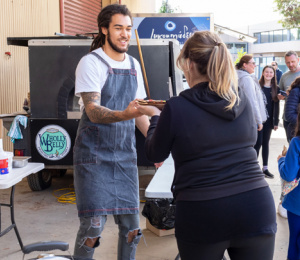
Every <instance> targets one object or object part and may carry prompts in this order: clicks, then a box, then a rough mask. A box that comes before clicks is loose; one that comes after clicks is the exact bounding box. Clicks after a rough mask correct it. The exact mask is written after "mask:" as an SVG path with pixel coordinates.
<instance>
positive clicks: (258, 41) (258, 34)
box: [254, 33, 260, 44]
mask: <svg viewBox="0 0 300 260" xmlns="http://www.w3.org/2000/svg"><path fill="white" fill-rule="evenodd" d="M254 37H255V38H257V41H256V42H254V44H257V43H260V33H254Z"/></svg>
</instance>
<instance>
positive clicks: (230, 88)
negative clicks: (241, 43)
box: [177, 31, 239, 110]
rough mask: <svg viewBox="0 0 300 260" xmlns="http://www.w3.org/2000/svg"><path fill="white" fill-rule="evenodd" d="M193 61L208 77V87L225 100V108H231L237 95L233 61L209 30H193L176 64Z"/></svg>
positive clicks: (217, 38) (237, 100)
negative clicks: (227, 103) (226, 102)
mask: <svg viewBox="0 0 300 260" xmlns="http://www.w3.org/2000/svg"><path fill="white" fill-rule="evenodd" d="M187 59H189V60H190V61H193V62H194V63H195V64H196V66H197V70H198V72H199V73H200V74H201V75H203V76H207V77H208V78H209V84H208V86H209V88H210V90H211V91H213V92H215V93H216V94H217V95H218V96H219V97H221V98H223V99H225V100H227V101H228V102H229V105H228V106H226V109H228V110H229V109H232V107H233V106H234V105H235V103H236V102H239V96H238V78H237V74H236V70H235V67H234V63H233V61H232V58H231V55H230V53H229V51H228V49H227V46H226V45H225V43H224V42H223V41H222V40H221V39H220V37H219V36H218V35H217V34H215V33H213V32H210V31H198V32H195V33H194V34H193V35H192V36H191V37H190V38H189V39H188V40H187V41H186V42H185V44H184V46H183V48H182V50H181V52H180V54H179V56H178V58H177V66H178V67H179V68H183V66H184V63H185V62H186V60H187Z"/></svg>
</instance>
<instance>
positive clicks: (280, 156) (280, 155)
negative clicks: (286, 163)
mask: <svg viewBox="0 0 300 260" xmlns="http://www.w3.org/2000/svg"><path fill="white" fill-rule="evenodd" d="M282 157H284V156H283V155H282V154H279V155H278V157H277V162H278V161H279V159H280V158H282Z"/></svg>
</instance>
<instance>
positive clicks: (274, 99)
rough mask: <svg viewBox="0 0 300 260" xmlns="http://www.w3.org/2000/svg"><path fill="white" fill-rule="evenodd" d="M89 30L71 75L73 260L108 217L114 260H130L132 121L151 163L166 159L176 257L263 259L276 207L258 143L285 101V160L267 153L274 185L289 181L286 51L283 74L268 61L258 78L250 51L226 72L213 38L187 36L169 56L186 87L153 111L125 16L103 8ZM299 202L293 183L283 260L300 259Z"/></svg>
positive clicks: (294, 162) (296, 130) (294, 105)
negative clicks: (114, 227) (75, 102)
mask: <svg viewBox="0 0 300 260" xmlns="http://www.w3.org/2000/svg"><path fill="white" fill-rule="evenodd" d="M98 27H99V34H98V35H97V37H96V38H95V39H94V41H93V43H92V46H91V49H90V53H89V54H87V55H86V56H84V57H83V58H82V59H81V61H80V62H79V64H78V66H77V69H76V83H75V87H76V88H75V94H76V95H77V96H78V97H80V101H79V103H80V106H81V110H82V112H83V113H82V118H81V120H80V124H79V128H78V131H77V137H76V142H75V145H74V183H75V191H76V199H77V209H78V217H79V222H80V224H79V230H78V234H77V239H76V243H75V251H74V256H75V257H77V258H78V259H91V258H93V254H94V250H95V248H96V247H98V246H99V244H100V238H101V234H102V231H103V229H104V225H105V223H106V219H107V215H113V216H114V219H115V223H116V224H118V227H119V242H118V259H119V260H126V259H128V260H129V259H131V260H132V259H135V254H136V248H137V245H138V243H139V240H140V239H141V236H142V232H141V229H140V227H139V195H138V173H137V165H136V148H135V125H136V126H137V127H138V129H139V130H140V131H141V132H142V133H143V134H144V136H145V137H146V142H145V150H146V154H147V157H148V159H149V160H150V161H152V162H153V163H155V165H156V167H159V166H161V165H162V162H163V161H164V160H165V159H166V158H168V156H169V154H171V155H172V157H173V159H174V165H175V174H174V179H173V183H172V186H171V190H172V192H173V196H174V199H175V201H176V214H175V236H176V241H177V245H178V249H179V253H180V257H181V259H183V260H193V259H195V260H198V259H209V260H220V259H222V257H223V255H224V252H225V250H227V252H228V254H229V256H230V258H231V259H232V260H241V259H243V260H248V259H249V260H253V259H256V260H271V259H273V255H274V245H275V234H276V231H277V224H276V208H275V204H274V198H273V195H272V193H271V190H270V188H269V185H268V182H267V181H266V180H265V177H266V178H274V173H271V172H270V171H269V169H268V159H269V141H270V138H271V133H272V130H274V131H276V130H277V129H278V126H279V102H280V100H285V110H284V111H283V125H284V128H285V131H286V137H287V141H288V142H289V143H290V147H289V150H288V152H287V155H286V157H285V156H279V157H278V163H279V171H280V176H281V178H282V179H283V180H285V181H291V180H293V179H295V178H297V177H298V178H299V173H298V172H299V169H300V165H299V162H300V161H299V154H300V137H299V136H300V122H299V113H298V107H299V104H300V65H299V58H298V55H297V53H296V52H294V51H288V52H287V53H286V54H285V62H286V65H287V67H288V68H289V71H288V72H286V73H283V74H282V72H281V70H279V69H278V64H277V62H276V61H273V62H272V63H271V64H269V65H266V66H265V67H264V68H263V70H262V75H261V77H260V79H259V80H258V79H257V78H256V76H255V74H254V72H255V67H256V64H255V61H254V58H253V56H252V55H249V54H246V55H244V56H243V57H241V59H240V60H239V61H238V62H237V63H236V65H234V63H233V60H232V57H231V54H230V53H229V51H228V49H227V47H226V45H225V44H224V43H223V41H222V40H221V39H220V38H219V36H218V35H217V34H215V33H213V32H209V31H199V32H195V33H194V34H193V35H192V36H191V37H190V38H189V39H187V41H186V42H185V44H184V46H183V48H182V49H181V52H180V54H179V57H178V59H177V66H178V67H179V68H180V69H181V70H182V71H183V73H184V76H185V78H186V80H187V83H188V85H189V87H190V88H189V89H186V90H184V91H182V92H181V93H180V94H179V96H177V97H172V98H170V99H169V100H168V101H167V102H166V105H165V106H164V108H163V109H162V110H160V109H158V108H157V107H155V106H142V105H140V104H139V103H138V102H137V101H138V100H139V99H144V98H146V93H145V90H144V83H143V77H142V74H141V68H140V65H139V63H138V62H137V60H136V59H134V58H133V57H131V56H130V55H128V54H127V53H126V52H127V50H128V46H129V40H130V37H131V30H132V17H131V14H130V11H129V10H128V9H127V7H126V6H124V5H118V4H114V5H109V6H107V7H105V8H103V9H102V11H101V12H100V14H99V16H98ZM149 117H150V122H149ZM260 150H262V165H261V166H259V164H258V156H259V152H260ZM299 199H300V187H297V188H295V189H294V190H293V191H292V192H290V193H289V194H287V195H286V196H285V197H282V198H281V201H282V202H281V203H280V205H279V208H278V211H279V213H280V214H281V215H282V216H283V217H286V215H287V218H288V222H289V227H290V231H291V232H290V243H289V249H288V259H289V260H299V259H300V248H299V242H298V241H299V240H300V225H299V223H300V206H299V205H300V204H299ZM284 210H287V213H286V212H285V211H284ZM224 212H226V214H224Z"/></svg>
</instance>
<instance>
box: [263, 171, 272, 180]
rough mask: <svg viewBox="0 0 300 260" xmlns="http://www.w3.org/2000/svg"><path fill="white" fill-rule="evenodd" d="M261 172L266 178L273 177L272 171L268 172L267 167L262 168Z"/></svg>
mask: <svg viewBox="0 0 300 260" xmlns="http://www.w3.org/2000/svg"><path fill="white" fill-rule="evenodd" d="M263 173H264V175H265V177H266V178H271V179H273V178H274V175H273V174H272V173H270V172H269V170H268V169H266V170H264V171H263Z"/></svg>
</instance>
